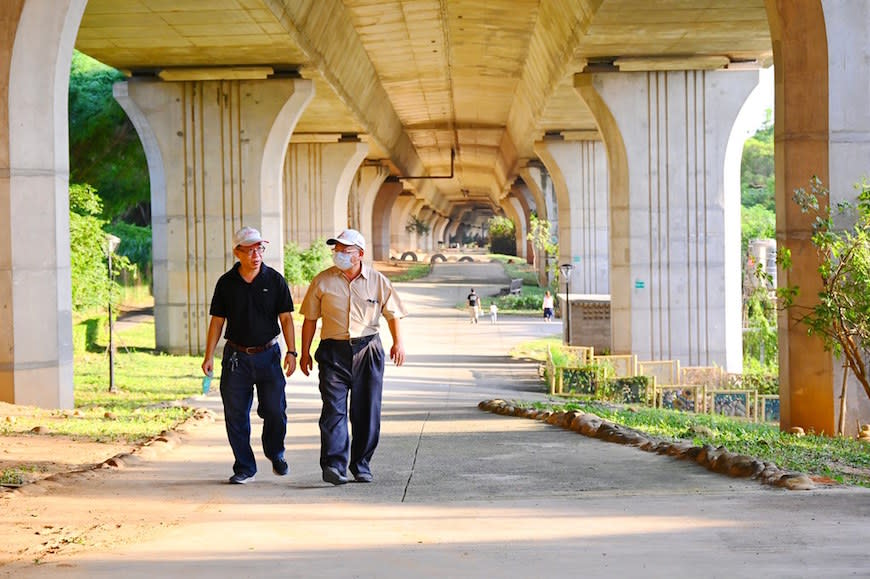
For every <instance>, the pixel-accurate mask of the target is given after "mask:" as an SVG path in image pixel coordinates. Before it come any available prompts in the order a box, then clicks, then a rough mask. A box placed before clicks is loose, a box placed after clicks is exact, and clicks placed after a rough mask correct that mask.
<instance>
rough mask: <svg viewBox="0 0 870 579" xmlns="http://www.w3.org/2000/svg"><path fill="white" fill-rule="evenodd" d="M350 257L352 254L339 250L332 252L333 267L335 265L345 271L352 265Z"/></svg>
mask: <svg viewBox="0 0 870 579" xmlns="http://www.w3.org/2000/svg"><path fill="white" fill-rule="evenodd" d="M351 258H352V256H351V255H350V254H349V253H344V252H343V251H339V252H336V253H333V254H332V263H334V264H335V267H337V268H338V269H340V270H341V271H345V270H348V269H350V268H351V267H353V262H352V261H351Z"/></svg>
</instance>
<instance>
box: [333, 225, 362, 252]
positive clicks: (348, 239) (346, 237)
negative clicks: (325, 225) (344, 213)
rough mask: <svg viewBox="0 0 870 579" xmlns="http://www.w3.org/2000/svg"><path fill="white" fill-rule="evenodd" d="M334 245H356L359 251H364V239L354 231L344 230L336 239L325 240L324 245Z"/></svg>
mask: <svg viewBox="0 0 870 579" xmlns="http://www.w3.org/2000/svg"><path fill="white" fill-rule="evenodd" d="M336 243H340V244H342V245H356V246H357V247H359V248H360V249H361V250H363V251H365V250H366V238H365V237H363V234H362V233H360V232H359V231H357V230H356V229H345V230H344V231H342V232H341V233H339V234H338V235H337V236H336V237H330V238H329V239H327V240H326V245H335V244H336Z"/></svg>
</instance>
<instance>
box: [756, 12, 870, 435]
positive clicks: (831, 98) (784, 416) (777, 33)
mask: <svg viewBox="0 0 870 579" xmlns="http://www.w3.org/2000/svg"><path fill="white" fill-rule="evenodd" d="M765 5H766V7H767V15H768V21H769V22H770V30H771V41H772V45H773V58H774V71H775V81H774V84H775V103H776V106H775V119H774V127H775V147H776V153H775V154H776V238H777V246H778V247H787V248H788V249H789V250H790V251H791V256H792V262H793V267H792V269H791V270H789V271H782V270H780V271H779V272H778V274H777V279H778V283H779V284H780V285H781V286H798V287H799V288H800V293H799V294H798V297H797V300H796V304H797V305H798V306H799V307H801V308H805V307H812V306H813V305H814V304H815V303H816V302H817V300H816V298H815V296H816V295H818V292H819V290H820V285H821V284H820V280H819V275H818V271H817V267H818V258H817V256H816V252H815V249H814V248H813V246H812V243H811V241H810V235H811V231H812V220H811V219H810V218H808V216H807V215H804V214H802V213H801V211H800V209H799V208H798V207H797V205H796V204H795V203H794V202H792V200H791V197H792V192H793V191H794V190H795V189H797V188H800V187H802V188H805V189H806V188H808V185H809V181H810V178H811V177H812V176H814V175H815V176H818V177H819V179H821V181H822V183H824V184H825V185H826V186H827V187H829V188H830V191H831V202H832V203H837V202H840V201H845V200H848V201H852V202H854V200H855V192H854V190H853V189H852V185H853V184H854V183H856V182H858V181H859V180H860V177H861V176H862V175H866V173H867V159H868V155H870V112H868V110H867V104H866V100H867V97H866V95H867V87H868V86H870V70H868V68H867V55H868V53H870V41H868V38H870V7H868V6H867V5H866V3H865V2H843V1H841V0H821V1H811V2H802V3H800V4H799V5H794V3H790V2H784V1H781V0H766V1H765ZM799 317H800V314H799V313H796V312H795V311H789V312H781V313H780V317H779V382H780V386H779V390H780V391H779V394H780V401H781V419H780V427H781V428H783V429H788V428H791V427H793V426H801V427H803V428H804V429H812V430H814V431H815V432H823V433H826V434H832V433H834V432H836V425H837V422H838V419H839V396H840V385H841V381H842V376H843V374H842V372H843V370H842V367H841V366H842V362H841V361H839V360H836V359H834V358H833V356H832V355H831V354H830V353H829V352H825V351H824V348H823V346H822V343H821V340H819V339H818V338H816V337H814V336H808V335H807V330H806V326H805V325H804V324H801V323H800V322H799V321H798V319H799ZM847 401H848V402H849V404H848V410H847V416H848V420H846V433H847V434H852V435H853V434H855V431H856V421H860V422H865V423H866V422H870V403H868V401H867V397H866V395H865V394H864V392H863V389H862V388H860V386H859V385H858V384H857V383H856V382H855V381H854V380H853V381H851V382H850V383H849V391H848V393H847Z"/></svg>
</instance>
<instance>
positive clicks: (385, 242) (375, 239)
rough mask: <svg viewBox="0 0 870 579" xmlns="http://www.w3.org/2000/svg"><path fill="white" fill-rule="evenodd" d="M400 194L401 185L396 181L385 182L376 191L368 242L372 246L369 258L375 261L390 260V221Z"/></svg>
mask: <svg viewBox="0 0 870 579" xmlns="http://www.w3.org/2000/svg"><path fill="white" fill-rule="evenodd" d="M401 193H402V183H401V182H400V181H398V180H396V181H385V182H384V184H383V185H381V187H380V189H378V195H377V197H375V202H374V205H373V206H372V224H371V228H372V238H371V240H369V244H370V245H371V246H372V254H371V257H372V259H373V260H375V261H386V260H389V259H390V231H391V229H390V221H391V215H392V214H393V206H394V205H395V203H396V199H397V198H398V197H399V195H400V194H401ZM367 240H368V238H367Z"/></svg>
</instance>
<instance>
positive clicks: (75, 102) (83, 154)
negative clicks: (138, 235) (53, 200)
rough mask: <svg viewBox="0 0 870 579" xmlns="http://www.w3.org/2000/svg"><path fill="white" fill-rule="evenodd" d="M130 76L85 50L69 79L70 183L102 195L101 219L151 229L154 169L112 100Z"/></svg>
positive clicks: (76, 59)
mask: <svg viewBox="0 0 870 579" xmlns="http://www.w3.org/2000/svg"><path fill="white" fill-rule="evenodd" d="M119 80H124V75H123V74H121V72H119V71H117V70H115V69H114V68H111V67H108V66H106V65H104V64H102V63H100V62H98V61H96V60H94V59H93V58H91V57H89V56H87V55H85V54H82V53H80V52H77V51H76V52H74V53H73V59H72V66H71V68H70V80H69V155H70V182H72V183H89V184H90V185H92V186H93V187H94V188H95V189H96V190H98V191H100V192H101V196H102V200H103V209H102V210H101V216H102V217H103V218H104V219H107V220H110V221H114V220H116V219H121V218H125V219H126V220H128V221H132V222H134V223H137V224H138V225H150V222H151V217H150V215H151V213H150V204H151V191H150V187H149V184H148V166H147V163H146V161H145V151H144V150H143V148H142V144H141V143H140V141H139V136H138V135H137V134H136V130H135V129H134V128H133V125H132V123H131V122H130V121H129V119H128V118H127V115H126V114H125V113H124V111H123V109H121V107H120V105H118V103H117V102H116V101H115V99H114V97H113V96H112V85H113V84H114V83H115V82H117V81H119Z"/></svg>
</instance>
